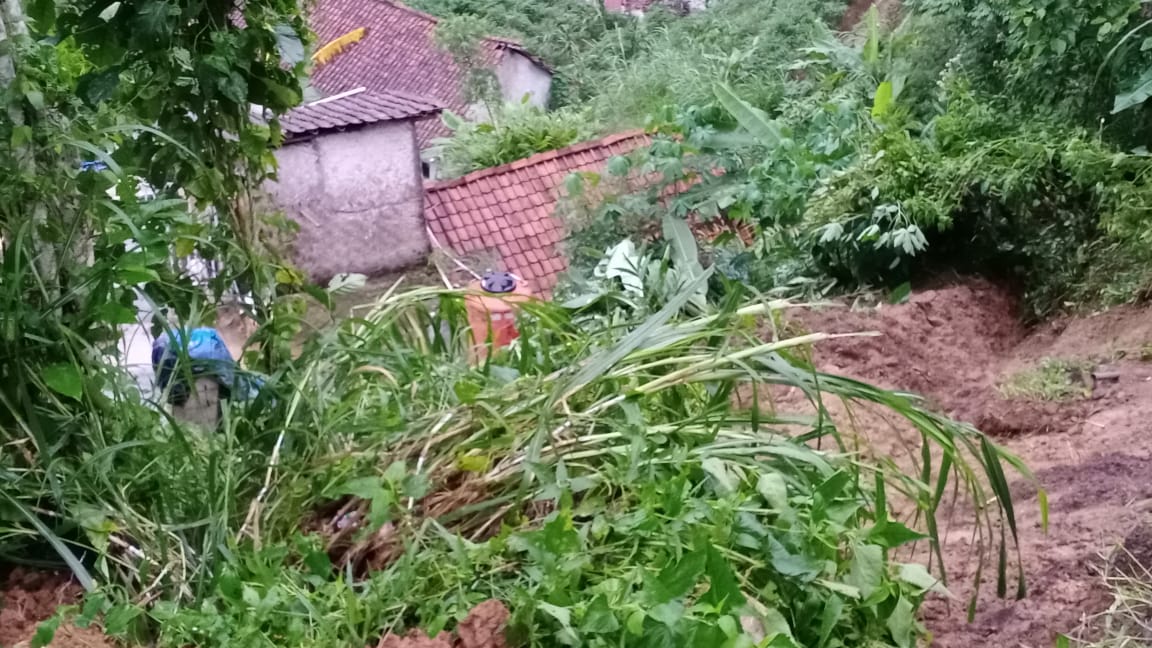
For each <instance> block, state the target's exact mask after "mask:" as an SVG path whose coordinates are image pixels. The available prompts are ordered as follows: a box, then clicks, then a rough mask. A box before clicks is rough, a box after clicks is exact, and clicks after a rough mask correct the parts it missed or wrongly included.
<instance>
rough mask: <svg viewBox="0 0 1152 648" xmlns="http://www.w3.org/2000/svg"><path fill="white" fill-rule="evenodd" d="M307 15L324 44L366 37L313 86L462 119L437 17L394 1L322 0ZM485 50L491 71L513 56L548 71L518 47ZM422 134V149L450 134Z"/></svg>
mask: <svg viewBox="0 0 1152 648" xmlns="http://www.w3.org/2000/svg"><path fill="white" fill-rule="evenodd" d="M309 14H310V15H309V18H310V22H311V25H312V29H313V31H315V32H316V35H317V41H318V42H319V43H320V44H324V43H328V42H331V41H333V40H335V39H336V38H339V37H340V36H343V35H344V34H347V33H348V32H350V31H353V30H355V29H359V28H361V27H363V28H365V32H366V33H365V34H364V37H363V38H362V39H361V40H360V41H359V42H357V43H355V44H352V45H350V46H349V47H348V49H347V50H346V51H344V52H342V53H341V54H339V55H337V56H336V57H335V58H333V59H332V60H330V61H328V62H327V63H325V64H323V65H318V66H317V67H316V69H315V70H314V71H313V73H312V81H313V83H314V84H315V85H316V86H317V87H319V88H321V89H323V90H324V91H326V92H332V93H336V92H342V91H345V90H349V89H351V88H356V87H360V86H365V87H367V88H368V89H369V90H374V91H377V92H380V91H388V90H392V91H400V92H406V93H409V94H412V95H415V96H418V97H428V98H429V99H434V100H436V101H439V102H440V103H442V104H444V106H445V107H446V108H449V109H451V110H453V111H455V112H458V113H464V112H465V111H466V110H467V108H468V102H467V100H466V99H465V96H464V88H463V85H464V83H463V79H462V75H461V72H460V69H459V68H458V67H457V65H456V63H455V62H454V61H453V59H452V56H451V55H450V54H448V52H445V51H444V50H442V49H441V48H440V47H439V46H437V44H436V41H435V30H436V25H437V23H438V22H439V20H438V19H437V18H436V17H435V16H432V15H429V14H426V13H424V12H422V11H417V10H415V9H412V8H411V7H408V6H405V5H404V4H402V3H400V2H396V1H395V0H319V1H318V2H316V3H315V5H314V7H313V8H312V9H311V11H310V12H309ZM483 46H484V49H485V51H486V53H487V55H488V56H489V58H490V62H491V63H492V64H493V65H495V64H498V63H499V62H500V61H501V60H502V58H503V57H504V55H505V54H506V53H507V52H508V51H513V52H517V53H519V54H521V55H523V56H526V57H528V58H530V59H532V60H533V61H534V62H536V64H537V65H540V66H541V67H544V68H547V66H545V65H544V64H543V63H542V62H540V61H539V59H536V58H535V57H533V56H532V55H531V54H529V53H528V52H527V51H526V50H524V48H523V47H521V46H520V44H518V43H516V42H515V41H511V40H507V39H503V38H486V39H484V43H483ZM419 130H420V131H421V132H420V140H421V143H422V144H424V143H427V141H428V140H429V139H431V138H432V137H436V136H440V135H445V134H447V129H446V127H444V126H443V124H441V123H440V121H439V120H435V119H433V120H428V121H427V122H425V123H424V124H423V125H422V126H421V127H420V128H419Z"/></svg>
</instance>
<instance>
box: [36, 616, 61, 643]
mask: <svg viewBox="0 0 1152 648" xmlns="http://www.w3.org/2000/svg"><path fill="white" fill-rule="evenodd" d="M60 621H61V617H60V615H59V614H54V615H52V617H50V618H49V619H48V620H47V621H44V622H42V623H41V624H40V625H38V626H36V634H34V635H33V636H32V641H31V642H29V644H28V645H29V647H30V648H44V646H48V645H50V644H51V643H52V640H53V639H55V638H56V631H57V630H59V629H60Z"/></svg>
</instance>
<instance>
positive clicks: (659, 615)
mask: <svg viewBox="0 0 1152 648" xmlns="http://www.w3.org/2000/svg"><path fill="white" fill-rule="evenodd" d="M648 616H649V617H651V618H652V619H653V620H655V621H659V622H660V623H662V624H664V625H665V626H667V627H669V628H673V627H675V626H676V625H677V624H678V623H680V620H681V619H683V618H684V604H683V603H681V602H680V601H668V602H667V603H661V604H660V605H657V606H656V607H654V608H652V609H651V610H648Z"/></svg>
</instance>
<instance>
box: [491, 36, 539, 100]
mask: <svg viewBox="0 0 1152 648" xmlns="http://www.w3.org/2000/svg"><path fill="white" fill-rule="evenodd" d="M496 78H497V79H498V80H499V81H500V93H501V94H502V95H503V98H504V101H507V102H509V103H516V104H518V103H520V102H521V101H523V100H524V95H528V103H529V104H531V105H533V106H536V107H538V108H547V107H548V99H549V96H550V94H551V92H552V74H551V73H549V72H548V71H547V70H545V69H544V68H542V67H540V66H539V65H537V64H536V63H534V62H533V61H532V59H530V58H528V57H527V56H524V55H523V54H519V53H517V52H514V51H512V50H507V51H505V52H504V57H503V59H502V60H501V61H500V65H499V67H497V68H496Z"/></svg>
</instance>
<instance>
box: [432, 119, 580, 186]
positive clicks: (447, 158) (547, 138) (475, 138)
mask: <svg viewBox="0 0 1152 648" xmlns="http://www.w3.org/2000/svg"><path fill="white" fill-rule="evenodd" d="M443 120H444V123H445V124H447V125H448V127H449V128H450V129H452V135H450V136H449V137H444V138H438V139H436V140H435V141H433V143H432V149H430V150H429V152H428V155H429V156H430V157H433V158H436V159H437V160H438V161H439V163H440V164H441V173H442V175H444V176H446V177H456V176H460V175H464V174H466V173H468V172H470V171H475V170H477V169H486V168H488V167H494V166H500V165H501V164H508V163H509V162H515V161H516V160H521V159H524V158H526V157H530V156H532V155H535V154H536V153H543V152H545V151H552V150H555V149H558V148H563V147H565V146H568V145H570V144H574V143H576V142H580V141H583V140H585V139H589V138H591V137H592V136H594V135H595V134H596V133H595V129H594V128H593V126H592V125H591V123H590V122H589V120H588V118H587V116H586V115H585V114H584V113H582V112H580V111H577V110H573V109H560V110H553V111H548V112H545V111H543V110H540V109H539V108H536V107H534V106H530V105H527V104H508V105H506V106H504V107H503V109H501V110H498V111H496V114H494V115H492V116H491V122H482V123H472V122H466V121H464V120H463V119H461V118H460V117H459V116H457V115H454V114H452V113H451V112H446V113H444V115H443Z"/></svg>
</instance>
